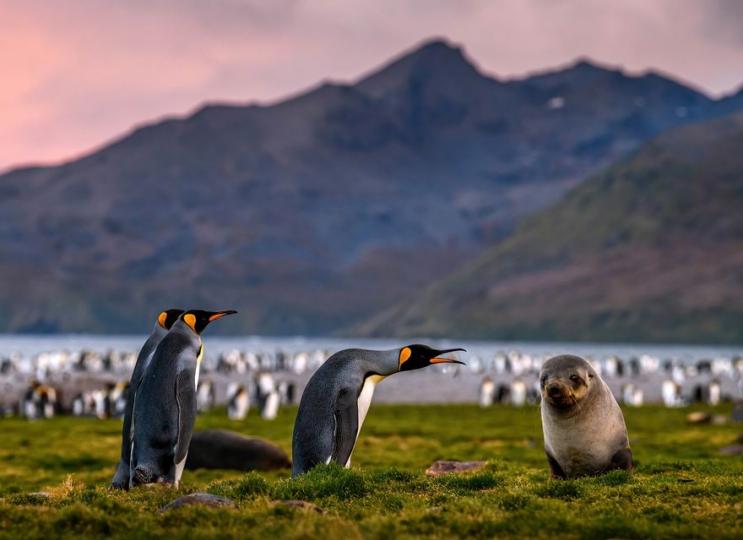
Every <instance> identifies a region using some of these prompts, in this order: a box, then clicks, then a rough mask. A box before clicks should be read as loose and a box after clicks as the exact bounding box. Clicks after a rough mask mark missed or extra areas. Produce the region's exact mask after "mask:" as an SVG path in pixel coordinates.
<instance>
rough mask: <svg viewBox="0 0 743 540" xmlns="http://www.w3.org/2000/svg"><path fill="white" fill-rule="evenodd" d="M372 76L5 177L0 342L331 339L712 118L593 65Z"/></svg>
mask: <svg viewBox="0 0 743 540" xmlns="http://www.w3.org/2000/svg"><path fill="white" fill-rule="evenodd" d="M416 54H417V56H416ZM440 56H441V57H444V58H446V59H447V60H446V62H444V63H441V62H439V61H438V60H437V58H439V57H440ZM406 61H407V64H406ZM400 62H403V64H400ZM401 65H402V68H401V67H400V66H401ZM411 65H412V66H413V67H412V68H411V67H410V66H411ZM385 66H387V67H382V68H380V69H377V70H376V71H375V72H370V73H368V74H367V75H366V76H362V77H361V78H360V79H359V80H358V81H356V82H355V83H351V84H338V83H324V84H320V85H318V86H315V87H312V88H311V89H310V90H309V91H305V92H302V93H299V94H295V95H293V96H292V97H291V98H289V99H286V100H283V101H279V102H276V103H272V104H270V105H257V104H249V105H244V106H242V105H230V104H210V105H205V106H202V107H200V108H199V109H198V110H196V111H194V112H193V113H192V114H190V115H189V116H186V117H182V118H169V119H168V120H165V121H161V122H156V123H154V124H148V125H144V126H140V127H138V128H137V129H135V130H134V131H132V132H131V133H129V134H127V135H124V136H121V137H119V138H118V139H116V140H115V141H114V142H113V143H111V144H107V145H106V146H104V147H102V148H100V149H98V150H96V151H94V152H91V153H89V154H87V155H85V156H84V157H82V158H80V159H77V160H73V161H70V162H67V163H64V164H62V165H59V166H48V167H35V168H24V169H17V170H14V171H11V172H9V173H7V174H4V175H2V176H0V195H3V197H2V199H0V216H2V217H0V310H1V311H2V312H3V315H2V316H0V330H4V331H38V330H44V331H61V332H64V331H81V330H91V331H98V332H111V331H114V332H118V331H121V332H129V331H133V330H134V329H135V328H145V327H147V326H149V323H147V324H145V318H146V316H147V314H149V313H151V312H155V311H157V310H159V309H161V308H162V306H163V305H171V304H172V305H182V304H189V305H204V306H212V307H220V306H222V307H224V306H226V305H227V304H230V306H231V307H237V308H238V309H240V310H241V313H242V314H243V316H242V317H241V318H240V319H239V320H238V319H237V318H233V319H234V320H232V321H226V323H225V325H222V329H223V331H225V332H249V333H264V334H294V333H306V334H318V333H330V332H333V331H337V330H338V329H339V328H343V327H347V326H348V323H349V322H351V321H362V320H364V319H366V318H368V317H369V316H371V315H372V314H373V313H377V312H379V311H381V310H384V309H385V308H387V307H388V306H390V305H393V304H394V303H396V302H397V301H399V300H400V299H401V298H410V299H412V298H413V297H414V295H415V294H416V291H417V289H418V288H419V287H420V285H421V284H426V283H429V282H432V281H433V280H437V279H439V278H441V277H443V276H445V275H446V274H447V273H449V272H451V271H452V269H453V268H454V267H455V266H457V265H459V264H461V263H462V262H464V261H467V260H469V259H471V258H473V257H475V256H476V255H477V253H478V252H479V251H480V250H481V249H482V248H483V247H485V246H487V245H489V244H490V243H492V242H495V241H497V240H498V239H500V238H503V237H504V236H505V235H507V234H509V232H510V231H511V230H512V228H513V227H514V226H515V224H517V223H518V222H519V221H520V220H521V219H522V218H523V217H524V216H527V215H529V214H530V213H532V212H535V211H538V210H540V209H541V208H544V207H545V206H547V205H549V204H551V203H553V202H554V201H556V200H558V199H559V198H560V197H561V196H562V195H563V194H564V193H565V192H566V191H567V190H569V189H570V188H572V187H573V186H575V185H577V184H578V183H580V182H581V181H582V180H583V179H584V178H586V177H587V176H589V175H590V174H593V173H595V172H596V171H597V170H599V169H600V168H601V167H603V166H605V165H607V164H609V163H611V162H613V161H615V160H616V159H618V158H621V157H622V156H624V155H626V154H627V153H628V152H630V151H632V150H633V149H634V148H636V147H637V146H638V145H640V144H642V143H643V142H645V141H646V140H648V139H649V138H651V137H652V136H654V135H656V134H657V133H659V132H662V131H665V130H667V129H670V128H673V127H676V126H678V125H682V124H685V123H688V122H691V121H696V120H703V119H705V118H707V117H708V116H710V115H717V114H720V113H718V112H717V111H716V109H715V104H716V103H717V102H715V101H713V100H710V99H708V98H707V97H705V96H704V95H702V94H699V93H696V92H694V91H693V90H690V89H688V88H685V87H684V86H683V85H680V84H677V83H675V82H673V81H666V80H661V81H658V80H656V79H654V78H651V79H642V78H636V77H634V78H633V77H628V76H626V75H624V74H622V73H619V72H610V71H607V70H603V69H601V68H595V67H590V68H589V69H588V71H589V72H590V73H589V74H588V75H586V74H581V76H580V77H577V78H576V77H575V76H574V74H573V76H571V75H570V74H568V75H564V74H563V75H562V76H560V75H559V74H555V73H553V74H552V75H551V76H547V77H543V78H541V79H539V80H531V79H524V80H521V81H519V82H501V81H498V80H495V79H492V78H490V77H488V76H486V75H483V74H482V73H481V72H480V71H479V70H478V69H477V67H475V66H474V65H473V64H472V63H470V62H469V61H468V60H467V57H466V56H465V53H464V52H463V51H462V50H461V49H454V48H452V47H450V46H448V45H447V44H446V43H434V44H431V45H430V46H429V47H428V48H425V47H419V48H418V49H415V50H414V51H412V52H409V53H408V54H407V55H402V56H400V57H397V59H393V60H392V61H391V63H388V64H385ZM389 66H392V68H390V67H389ZM395 66H396V67H395ZM403 68H404V69H403ZM408 68H409V69H408ZM388 69H393V71H388ZM406 69H407V70H408V71H406ZM581 69H584V70H585V69H586V68H581ZM456 74H459V75H456ZM455 75H456V76H455ZM372 83H373V84H372ZM369 85H371V86H373V88H371V89H368V88H370V86H369ZM365 88H367V89H366V90H365ZM558 92H559V93H558ZM638 95H639V96H641V100H640V101H638V100H637V99H638V98H637V96H638ZM557 98H560V99H557ZM725 103H726V107H727V108H729V109H732V110H735V109H736V107H737V106H738V104H737V102H736V101H732V102H725ZM740 106H741V107H742V108H743V103H741V104H740ZM726 110H727V109H726ZM680 111H683V114H681V113H680ZM62 299H64V301H63V300H62ZM230 306H228V307H230ZM147 320H148V319H147Z"/></svg>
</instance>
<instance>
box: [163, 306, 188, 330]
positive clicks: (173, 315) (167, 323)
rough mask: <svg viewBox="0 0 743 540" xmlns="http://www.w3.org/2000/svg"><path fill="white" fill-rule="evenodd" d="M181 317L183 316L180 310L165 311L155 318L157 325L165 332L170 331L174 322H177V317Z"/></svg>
mask: <svg viewBox="0 0 743 540" xmlns="http://www.w3.org/2000/svg"><path fill="white" fill-rule="evenodd" d="M181 315H183V310H182V309H175V308H171V309H166V310H165V311H161V312H160V315H158V316H157V324H159V325H160V326H162V327H163V328H165V329H166V330H170V327H171V326H173V325H174V324H175V321H177V320H178V317H180V316H181Z"/></svg>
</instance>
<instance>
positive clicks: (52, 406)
mask: <svg viewBox="0 0 743 540" xmlns="http://www.w3.org/2000/svg"><path fill="white" fill-rule="evenodd" d="M36 392H37V394H38V396H39V398H38V403H39V414H40V416H41V417H42V418H47V419H48V418H54V414H55V412H56V410H57V391H56V390H55V389H54V388H52V387H51V386H48V385H45V384H43V385H41V387H39V388H38V389H37V390H36Z"/></svg>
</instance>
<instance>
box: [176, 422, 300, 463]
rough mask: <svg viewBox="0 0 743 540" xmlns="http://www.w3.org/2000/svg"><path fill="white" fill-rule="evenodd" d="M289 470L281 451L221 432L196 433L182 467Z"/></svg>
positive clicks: (227, 432) (260, 441) (240, 436)
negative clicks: (184, 465)
mask: <svg viewBox="0 0 743 540" xmlns="http://www.w3.org/2000/svg"><path fill="white" fill-rule="evenodd" d="M289 467H291V462H290V461H289V457H288V456H287V455H286V452H284V451H283V450H282V449H281V448H279V447H278V446H275V445H273V444H271V443H269V442H267V441H264V440H262V439H251V438H248V437H244V436H242V435H240V434H239V433H234V432H232V431H225V430H222V429H208V430H206V431H197V432H196V433H194V434H193V436H192V437H191V445H190V446H189V449H188V458H187V459H186V468H187V469H189V470H193V469H232V470H236V471H270V470H273V469H286V468H289Z"/></svg>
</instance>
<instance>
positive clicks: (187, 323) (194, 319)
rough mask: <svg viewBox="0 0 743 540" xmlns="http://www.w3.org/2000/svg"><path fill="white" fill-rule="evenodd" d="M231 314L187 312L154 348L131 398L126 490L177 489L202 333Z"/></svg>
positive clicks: (192, 412)
mask: <svg viewBox="0 0 743 540" xmlns="http://www.w3.org/2000/svg"><path fill="white" fill-rule="evenodd" d="M232 313H236V312H235V311H203V310H189V311H186V312H185V313H184V314H183V315H181V316H180V318H179V319H178V320H177V321H176V322H175V324H173V327H172V328H171V329H170V331H169V332H168V334H167V335H166V336H165V337H164V338H163V339H162V341H160V344H159V345H158V346H157V348H156V349H155V352H154V353H153V355H152V359H151V360H150V362H149V365H148V366H147V368H146V369H145V371H144V374H143V376H142V381H141V382H140V384H139V387H138V388H137V391H136V392H135V394H134V410H133V415H132V431H133V433H134V437H133V438H132V457H131V462H130V471H131V472H130V486H137V485H142V484H152V483H165V484H172V485H174V486H175V487H178V483H179V482H180V479H181V474H183V467H184V466H185V464H186V457H187V455H188V446H189V444H190V442H191V434H192V432H193V426H194V422H195V421H196V386H197V385H198V380H197V376H198V371H199V364H200V363H201V360H202V358H203V355H204V346H203V344H202V343H201V332H202V331H203V330H204V329H205V328H206V327H207V325H208V324H209V323H210V322H213V321H215V320H217V319H221V318H222V317H224V316H225V315H230V314H232Z"/></svg>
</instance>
